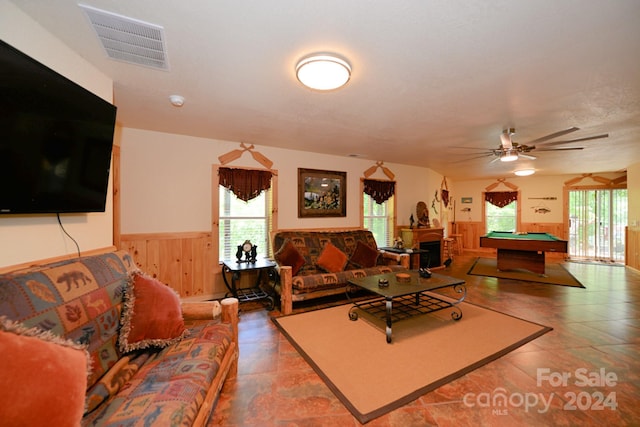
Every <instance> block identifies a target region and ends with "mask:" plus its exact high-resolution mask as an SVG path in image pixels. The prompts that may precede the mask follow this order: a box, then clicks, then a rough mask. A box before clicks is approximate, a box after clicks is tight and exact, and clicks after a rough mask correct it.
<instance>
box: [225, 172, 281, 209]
mask: <svg viewBox="0 0 640 427" xmlns="http://www.w3.org/2000/svg"><path fill="white" fill-rule="evenodd" d="M272 175H273V174H272V173H271V171H268V170H258V169H236V168H219V169H218V177H219V179H220V180H219V182H220V185H222V186H223V187H225V188H227V189H228V190H230V191H231V192H233V194H235V195H236V196H238V198H239V199H240V200H244V201H245V202H247V201H249V200H251V199H253V198H254V197H257V196H259V195H260V193H262V192H263V191H265V190H268V189H269V188H271V177H272Z"/></svg>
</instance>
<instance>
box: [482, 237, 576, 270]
mask: <svg viewBox="0 0 640 427" xmlns="http://www.w3.org/2000/svg"><path fill="white" fill-rule="evenodd" d="M480 247H483V248H496V249H497V250H498V264H497V266H498V270H513V269H517V268H522V269H525V270H529V271H532V272H534V273H537V274H544V253H545V252H567V241H566V240H561V239H559V238H557V237H556V236H554V235H552V234H549V233H512V232H510V231H492V232H490V233H487V235H485V236H482V237H480Z"/></svg>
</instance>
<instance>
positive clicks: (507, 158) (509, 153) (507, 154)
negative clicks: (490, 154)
mask: <svg viewBox="0 0 640 427" xmlns="http://www.w3.org/2000/svg"><path fill="white" fill-rule="evenodd" d="M515 160H518V150H516V149H514V148H510V149H508V150H504V151H503V152H502V154H500V161H501V162H513V161H515Z"/></svg>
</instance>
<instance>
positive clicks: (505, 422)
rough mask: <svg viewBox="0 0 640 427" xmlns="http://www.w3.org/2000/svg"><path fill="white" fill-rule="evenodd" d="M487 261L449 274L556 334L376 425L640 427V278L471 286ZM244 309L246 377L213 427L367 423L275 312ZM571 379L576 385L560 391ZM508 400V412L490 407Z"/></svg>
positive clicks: (597, 275)
mask: <svg viewBox="0 0 640 427" xmlns="http://www.w3.org/2000/svg"><path fill="white" fill-rule="evenodd" d="M477 255H479V254H472V253H471V254H470V253H466V254H465V255H462V256H457V257H456V258H455V260H454V262H453V264H452V265H451V266H450V267H449V268H448V269H446V270H441V271H439V272H440V273H443V274H449V275H452V276H456V277H462V278H465V280H466V281H467V288H468V296H467V301H468V302H471V303H474V304H477V305H481V306H485V307H490V308H494V309H496V310H498V311H501V312H503V313H508V314H511V315H514V316H517V317H521V318H524V319H527V320H531V321H534V322H538V323H541V324H544V325H547V326H551V327H553V328H554V330H553V331H551V332H549V333H547V334H546V335H544V336H542V337H540V338H538V339H536V340H534V341H532V342H530V343H528V344H525V345H524V346H522V347H520V348H518V349H517V350H515V351H513V352H511V353H509V354H508V355H506V356H504V357H502V358H500V359H498V360H496V361H493V362H491V363H489V364H487V365H485V366H483V367H481V368H479V369H476V370H475V371H473V372H471V373H469V374H467V375H465V376H463V377H461V378H459V379H457V380H455V381H453V382H450V383H449V384H446V385H444V386H442V387H440V388H438V389H436V390H434V391H432V392H430V393H427V394H425V395H424V396H422V397H420V398H419V399H417V400H415V401H414V402H412V403H410V404H408V405H406V406H404V407H402V408H399V409H397V410H395V411H392V412H390V413H388V414H386V415H384V416H382V417H380V418H377V419H375V420H373V421H371V422H369V423H368V424H367V426H372V427H378V426H403V427H406V426H533V425H535V426H560V425H565V426H575V425H581V426H586V425H594V426H596V425H598V426H602V425H609V426H632V425H636V426H638V425H640V405H639V404H638V401H640V357H639V355H640V273H638V272H636V271H633V270H630V269H627V268H625V267H616V266H608V265H592V264H578V263H565V264H564V265H565V266H566V268H567V269H568V270H569V271H570V272H571V273H572V274H574V275H575V276H576V277H577V278H578V279H579V280H581V281H582V283H583V284H584V285H585V286H586V289H579V288H571V287H565V286H554V285H543V284H534V283H530V282H529V283H526V282H517V281H513V280H500V279H495V278H488V277H480V276H467V275H466V272H467V271H468V270H469V268H470V267H471V264H472V263H473V260H474V259H475V257H476V256H477ZM484 256H486V255H484ZM314 308H315V307H314ZM241 309H242V313H241V314H240V326H239V330H240V361H239V367H238V376H237V378H234V379H231V380H228V381H227V382H226V383H225V385H224V388H223V390H222V393H221V396H220V399H219V402H218V404H217V407H216V409H215V411H214V413H213V415H212V419H211V421H210V424H209V425H210V426H260V427H266V426H332V427H337V426H359V425H361V424H360V423H359V422H358V421H357V420H356V419H355V418H354V417H353V416H352V415H351V414H350V413H349V412H348V411H347V409H345V407H344V406H343V405H342V404H341V403H340V401H339V400H338V399H337V398H336V397H335V396H334V395H333V393H332V392H331V391H330V390H329V389H328V388H327V386H326V385H325V384H324V382H323V381H322V380H321V379H320V378H319V377H318V376H317V375H316V374H315V372H314V371H313V369H311V367H310V366H309V365H308V364H307V363H306V362H305V361H304V359H303V358H302V357H301V356H300V355H299V354H298V353H297V351H296V350H295V349H294V348H293V347H292V346H291V345H290V344H289V342H288V341H287V340H286V338H284V337H283V336H282V335H281V334H280V333H279V332H278V330H277V329H276V327H275V326H274V324H273V322H271V320H270V317H272V316H278V315H279V314H280V313H279V312H278V311H277V309H276V310H274V311H272V312H268V311H266V310H265V309H263V308H260V307H256V306H253V309H252V307H250V306H245V305H242V306H241ZM304 309H305V308H302V309H298V311H300V310H304ZM306 309H309V308H306ZM496 333H499V331H496ZM460 351H464V343H461V344H460ZM541 368H546V369H547V372H548V374H549V375H548V376H547V378H549V380H547V379H544V378H542V375H540V377H541V378H540V379H541V384H539V385H538V384H537V380H538V376H539V375H538V369H541ZM372 374H373V373H372ZM581 374H582V375H581ZM601 374H604V375H601ZM563 375H565V376H566V375H571V377H570V378H569V379H568V380H567V385H566V386H565V385H560V384H556V383H553V381H551V380H553V379H556V378H561V377H562V376H563ZM612 376H615V378H616V379H615V380H614V379H612V378H609V385H600V384H597V383H598V382H599V381H602V382H604V381H605V380H606V379H607V377H612ZM585 377H586V379H587V380H588V381H582V380H584V379H585ZM576 382H578V383H577V384H576ZM613 382H615V385H613ZM583 383H584V384H583ZM500 396H504V397H506V399H507V403H506V405H503V406H498V401H496V403H495V404H493V403H492V401H491V400H490V399H491V398H495V397H500ZM607 397H608V398H609V399H607ZM464 398H466V403H465V400H463V399H464ZM487 399H489V400H487ZM535 399H537V404H534V403H535ZM543 399H544V401H549V402H550V404H549V406H548V408H547V407H545V405H544V404H543V403H542V402H543ZM527 401H529V402H531V404H530V405H529V407H528V408H527V407H526V405H525V403H526V402H527ZM612 406H615V407H614V408H613V409H612Z"/></svg>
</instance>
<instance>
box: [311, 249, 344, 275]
mask: <svg viewBox="0 0 640 427" xmlns="http://www.w3.org/2000/svg"><path fill="white" fill-rule="evenodd" d="M348 260H349V257H347V255H346V254H345V253H344V252H342V251H341V250H340V249H338V248H337V247H336V246H335V245H334V244H333V243H331V242H326V243H325V245H324V249H323V250H322V253H320V256H319V257H318V261H317V264H318V267H320V268H322V269H323V270H324V271H328V272H329V273H337V272H339V271H342V270H344V267H345V265H347V261H348Z"/></svg>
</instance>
